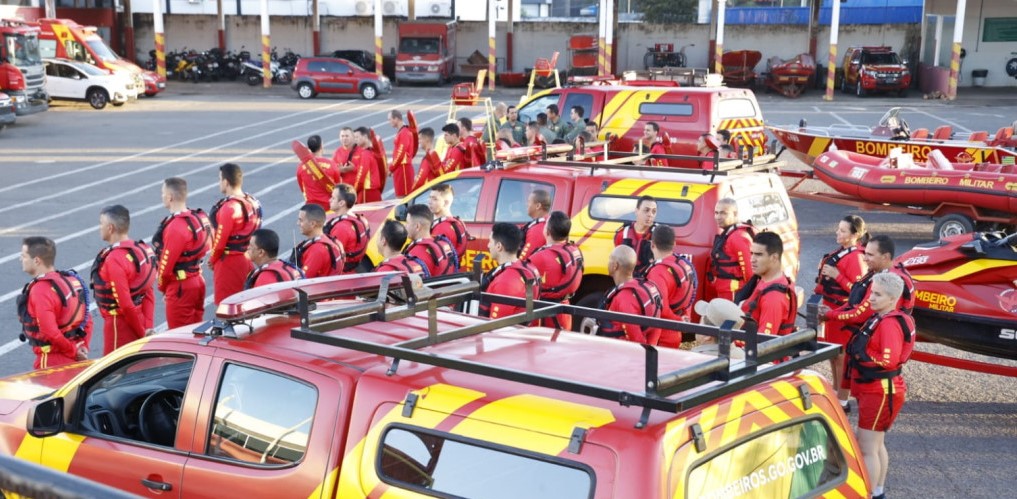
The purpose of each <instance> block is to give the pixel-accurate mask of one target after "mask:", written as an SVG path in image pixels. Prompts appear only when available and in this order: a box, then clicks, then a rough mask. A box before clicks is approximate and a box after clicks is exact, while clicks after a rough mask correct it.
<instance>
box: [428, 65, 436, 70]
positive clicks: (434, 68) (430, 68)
mask: <svg viewBox="0 0 1017 499" xmlns="http://www.w3.org/2000/svg"><path fill="white" fill-rule="evenodd" d="M427 70H428V71H437V70H438V66H428V67H427Z"/></svg>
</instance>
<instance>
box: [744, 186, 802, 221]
mask: <svg viewBox="0 0 1017 499" xmlns="http://www.w3.org/2000/svg"><path fill="white" fill-rule="evenodd" d="M738 213H748V214H750V215H749V217H750V218H751V219H752V225H754V226H756V227H769V226H771V225H774V224H778V223H783V222H787V221H788V220H789V219H790V218H791V213H790V210H788V206H787V204H785V203H784V198H783V197H781V196H779V195H777V194H762V195H758V196H752V197H748V198H742V199H739V200H738Z"/></svg>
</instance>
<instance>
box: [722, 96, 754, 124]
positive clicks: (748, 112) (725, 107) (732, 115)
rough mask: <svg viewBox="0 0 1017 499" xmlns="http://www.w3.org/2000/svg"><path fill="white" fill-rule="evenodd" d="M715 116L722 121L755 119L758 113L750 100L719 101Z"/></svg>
mask: <svg viewBox="0 0 1017 499" xmlns="http://www.w3.org/2000/svg"><path fill="white" fill-rule="evenodd" d="M717 115H718V118H719V119H722V120H731V119H736V118H755V117H757V116H759V111H757V110H756V104H755V103H753V102H752V100H751V99H721V100H720V105H719V106H718V107H717Z"/></svg>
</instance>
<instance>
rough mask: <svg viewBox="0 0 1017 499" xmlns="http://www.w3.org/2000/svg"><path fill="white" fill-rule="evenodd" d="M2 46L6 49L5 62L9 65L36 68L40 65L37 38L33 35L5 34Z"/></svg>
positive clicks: (40, 58) (40, 59)
mask: <svg viewBox="0 0 1017 499" xmlns="http://www.w3.org/2000/svg"><path fill="white" fill-rule="evenodd" d="M4 45H5V46H6V47H7V50H6V52H7V60H8V62H10V63H11V64H13V65H15V66H18V67H24V66H38V65H39V64H42V57H40V56H39V38H38V37H37V36H35V35H18V34H5V35H4Z"/></svg>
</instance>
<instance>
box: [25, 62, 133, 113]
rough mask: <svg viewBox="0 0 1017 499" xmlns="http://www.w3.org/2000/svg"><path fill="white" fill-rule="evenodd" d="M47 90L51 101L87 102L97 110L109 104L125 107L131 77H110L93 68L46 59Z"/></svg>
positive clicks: (88, 65) (87, 65) (112, 75)
mask: <svg viewBox="0 0 1017 499" xmlns="http://www.w3.org/2000/svg"><path fill="white" fill-rule="evenodd" d="M45 61H46V89H47V90H48V91H49V96H50V98H51V99H67V100H84V101H88V103H89V104H90V105H91V106H92V107H93V108H95V109H102V108H104V107H106V104H107V103H112V104H113V105H114V106H122V105H123V104H124V103H125V102H127V99H128V97H129V96H130V95H129V92H128V89H127V87H128V85H130V83H131V81H130V80H129V79H128V77H126V76H123V75H118V74H110V73H108V72H107V71H106V70H103V69H99V68H97V67H95V66H93V65H91V64H86V63H83V62H78V61H72V60H69V59H45Z"/></svg>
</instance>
